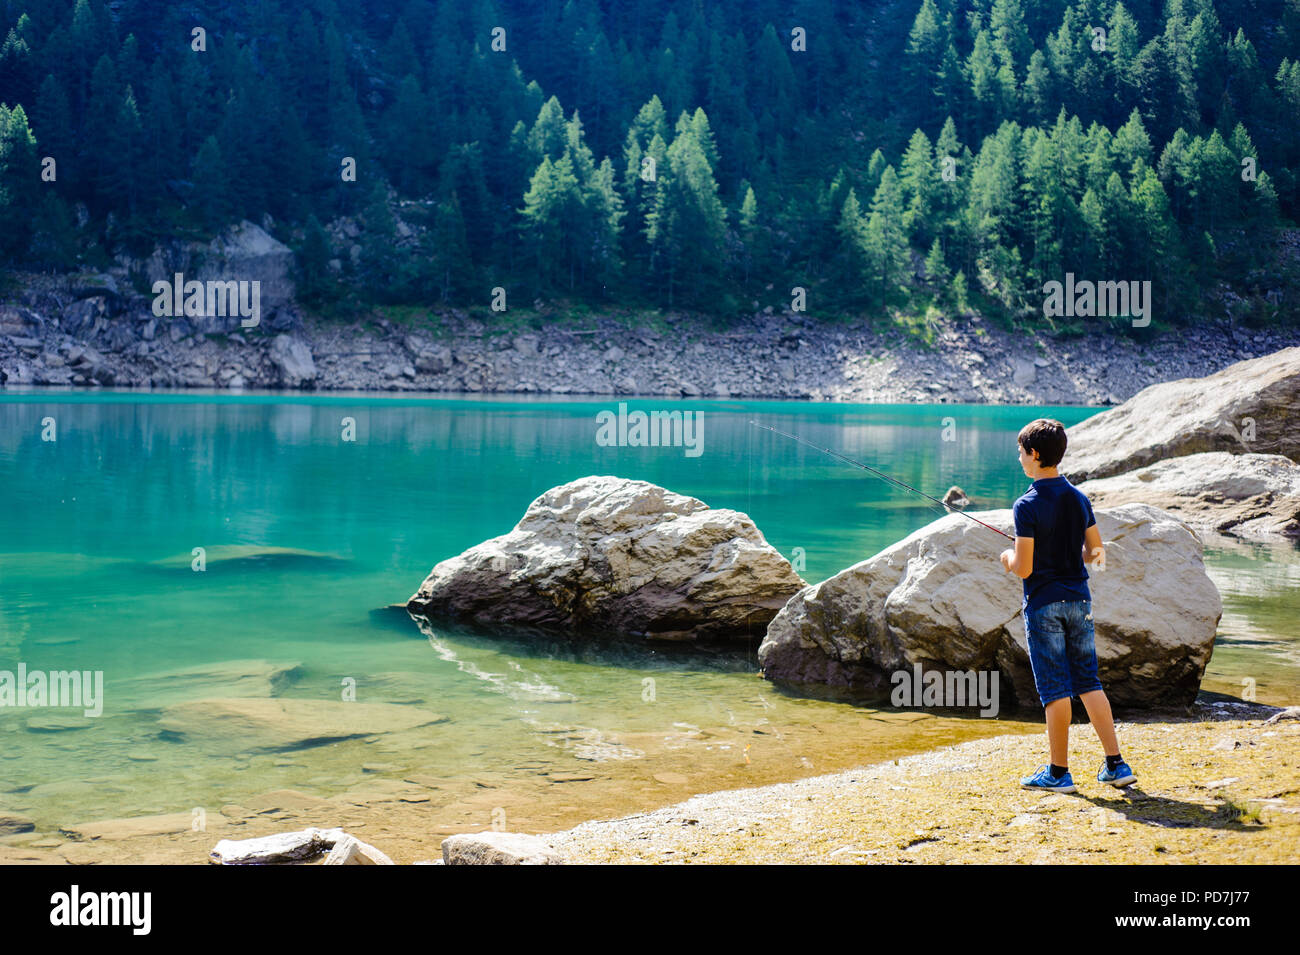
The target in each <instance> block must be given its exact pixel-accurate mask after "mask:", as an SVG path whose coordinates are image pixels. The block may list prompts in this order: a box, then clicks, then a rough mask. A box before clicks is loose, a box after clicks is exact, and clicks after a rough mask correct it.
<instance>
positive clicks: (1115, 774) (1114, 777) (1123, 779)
mask: <svg viewBox="0 0 1300 955" xmlns="http://www.w3.org/2000/svg"><path fill="white" fill-rule="evenodd" d="M1097 782H1099V783H1110V784H1111V785H1112V786H1132V785H1133V784H1134V783H1135V782H1137V776H1135V775H1133V770H1132V769H1131V768H1130V767H1129V764H1128V763H1126V762H1124V761H1122V760H1121V761H1120V764H1119V765H1118V766H1116V767H1115V768H1114V769H1113V770H1110V769H1107V768H1106V764H1105V763H1102V764H1101V769H1099V770H1097Z"/></svg>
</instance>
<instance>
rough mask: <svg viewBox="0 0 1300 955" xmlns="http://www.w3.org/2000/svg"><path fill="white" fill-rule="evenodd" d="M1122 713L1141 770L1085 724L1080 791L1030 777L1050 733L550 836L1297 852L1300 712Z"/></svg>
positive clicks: (1019, 851)
mask: <svg viewBox="0 0 1300 955" xmlns="http://www.w3.org/2000/svg"><path fill="white" fill-rule="evenodd" d="M1213 709H1215V708H1213V707H1203V706H1202V707H1197V710H1198V711H1201V712H1199V713H1198V714H1197V715H1198V717H1199V718H1198V719H1196V720H1193V721H1189V722H1163V723H1162V722H1152V723H1120V724H1118V730H1119V734H1120V744H1121V748H1122V751H1123V753H1124V756H1125V759H1126V760H1127V761H1128V762H1129V763H1130V764H1131V765H1132V766H1133V770H1134V772H1135V773H1136V774H1137V776H1138V782H1137V783H1136V784H1134V785H1133V786H1131V787H1129V788H1127V789H1125V790H1117V789H1114V788H1112V787H1110V786H1106V785H1103V784H1101V783H1099V782H1097V780H1096V778H1095V777H1096V772H1097V769H1098V766H1099V765H1100V763H1101V755H1100V754H1101V749H1100V746H1099V744H1098V742H1097V739H1096V736H1095V735H1094V733H1093V732H1092V729H1091V727H1089V726H1087V725H1079V724H1077V723H1076V724H1075V725H1074V726H1073V727H1072V730H1071V734H1070V767H1071V771H1072V774H1073V776H1074V781H1075V785H1076V786H1077V787H1078V791H1077V792H1075V793H1071V794H1068V795H1067V794H1058V793H1040V792H1030V791H1027V790H1023V789H1021V788H1020V787H1019V785H1018V781H1019V778H1020V776H1022V775H1025V774H1028V773H1031V772H1032V771H1033V770H1034V769H1036V768H1037V767H1038V766H1039V765H1040V764H1041V763H1043V762H1045V761H1046V753H1047V740H1046V736H1045V734H1040V733H1034V734H1029V735H1024V734H1021V735H1012V736H999V737H994V738H990V739H982V740H973V741H970V742H966V743H961V744H958V745H955V746H949V747H945V748H942V749H938V750H934V751H931V752H926V753H921V754H917V755H913V756H905V757H902V758H901V759H898V760H894V761H891V762H884V763H877V764H874V765H870V766H865V767H862V768H861V769H856V770H850V771H847V772H841V773H835V774H831V775H825V776H817V777H812V778H808V779H801V780H797V781H795V782H790V783H781V784H778V785H773V786H764V787H760V788H755V789H741V790H733V791H729V792H714V793H709V794H705V795H698V796H695V797H693V798H691V799H688V800H686V801H685V802H682V803H679V804H677V805H674V806H668V807H666V808H664V809H659V810H657V811H654V812H648V813H641V814H637V815H632V816H626V817H624V818H621V819H613V820H603V821H593V822H587V823H583V824H582V825H579V826H577V827H575V828H573V829H570V830H567V831H565V832H562V833H556V834H554V835H551V836H548V837H547V840H548V841H549V842H551V844H552V845H553V846H555V848H556V849H557V850H558V851H559V852H560V853H561V854H562V855H563V856H564V858H565V860H566V861H568V862H575V863H635V864H644V863H653V864H659V863H697V864H698V863H775V864H782V863H786V864H788V863H864V862H865V863H972V862H973V863H994V864H1003V863H1007V864H1018V863H1076V862H1084V863H1097V862H1104V863H1122V864H1132V863H1146V864H1151V863H1182V864H1196V863H1216V864H1217V863H1227V864H1240V863H1247V864H1258V863H1292V864H1294V863H1296V862H1300V722H1297V721H1295V720H1283V721H1279V722H1276V723H1273V724H1268V723H1267V722H1266V720H1265V717H1264V716H1262V715H1261V716H1259V717H1258V718H1247V719H1218V718H1215V717H1217V716H1219V715H1221V714H1222V713H1223V712H1224V711H1226V712H1232V710H1234V709H1244V708H1240V707H1232V706H1231V705H1229V706H1227V707H1221V708H1219V709H1220V712H1219V713H1212V714H1210V715H1209V716H1208V717H1207V716H1206V714H1205V713H1204V711H1206V710H1213Z"/></svg>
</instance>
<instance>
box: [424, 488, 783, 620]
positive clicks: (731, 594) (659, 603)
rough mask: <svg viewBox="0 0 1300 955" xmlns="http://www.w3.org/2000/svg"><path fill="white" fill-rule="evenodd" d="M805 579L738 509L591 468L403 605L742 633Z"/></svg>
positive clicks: (436, 615)
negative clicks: (714, 505)
mask: <svg viewBox="0 0 1300 955" xmlns="http://www.w3.org/2000/svg"><path fill="white" fill-rule="evenodd" d="M804 585H805V582H804V580H803V579H802V578H801V577H800V576H799V575H798V574H796V573H795V571H794V568H793V567H791V566H790V562H789V561H788V560H786V559H785V558H784V557H782V556H781V554H780V553H779V552H778V551H777V550H776V548H774V547H772V545H771V544H769V543H768V542H767V541H766V540H765V539H764V537H763V535H762V534H761V533H760V532H759V530H758V528H757V527H755V526H754V522H753V521H751V520H750V519H749V518H748V517H747V516H746V515H744V514H742V513H740V512H739V511H733V510H727V509H724V508H711V507H709V506H708V505H707V504H705V503H704V502H703V501H699V500H697V499H695V498H693V497H687V496H685V495H683V494H676V493H674V492H672V491H669V490H667V489H666V488H662V487H659V486H658V485H655V484H650V483H648V482H646V481H632V480H627V479H625V478H618V477H607V476H601V477H584V478H580V479H578V480H576V481H571V482H569V483H568V484H564V485H561V486H559V487H554V488H551V490H549V491H547V492H546V493H545V494H543V495H542V496H541V497H539V498H537V499H536V500H535V501H533V502H532V504H530V505H529V506H528V510H527V511H526V512H525V513H524V516H523V518H522V519H521V520H520V521H519V523H518V524H517V525H516V526H515V528H514V530H512V531H510V533H508V534H503V535H502V536H500V537H494V538H492V539H491V540H488V541H484V542H483V543H481V544H477V545H475V546H474V547H471V548H470V549H469V550H467V551H465V552H464V553H463V554H460V555H459V556H457V557H451V558H448V559H447V560H444V561H442V562H441V563H439V564H437V565H436V566H435V567H434V568H433V571H432V572H431V573H430V574H429V576H428V578H426V579H425V581H424V583H422V584H421V585H420V588H419V590H417V591H416V592H415V594H414V595H412V597H411V598H410V600H409V601H408V602H407V605H406V606H407V609H408V610H409V611H410V612H411V613H412V614H416V615H419V616H424V617H426V618H430V619H440V620H454V621H459V622H463V623H472V624H478V625H482V626H487V627H493V628H501V627H507V628H518V629H521V630H527V631H537V630H540V631H543V632H548V631H549V632H559V633H563V634H568V635H588V636H610V637H631V638H648V639H658V640H676V641H688V640H706V639H707V640H713V639H747V638H753V637H761V635H762V634H763V632H764V630H765V628H766V627H767V624H768V622H769V621H770V620H771V619H772V617H774V616H775V615H776V612H777V611H778V610H780V609H781V607H783V606H784V605H785V602H786V601H787V600H788V599H789V598H790V597H791V596H793V595H794V594H795V593H796V592H798V591H799V589H800V588H802V587H803V586H804Z"/></svg>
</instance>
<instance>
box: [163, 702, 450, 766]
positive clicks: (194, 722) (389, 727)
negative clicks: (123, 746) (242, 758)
mask: <svg viewBox="0 0 1300 955" xmlns="http://www.w3.org/2000/svg"><path fill="white" fill-rule="evenodd" d="M446 719H447V717H445V716H439V715H438V714H437V713H431V712H429V711H428V710H422V709H418V708H417V707H413V706H401V705H398V704H395V703H350V702H344V701H341V700H339V701H335V700H299V699H284V698H279V699H276V698H272V699H231V700H194V701H191V702H187V703H176V704H174V705H172V706H168V707H166V708H164V709H163V711H162V716H161V717H160V718H159V720H158V726H159V728H160V729H161V730H162V732H163V734H164V735H166V736H168V737H172V738H180V739H183V740H184V741H185V742H186V743H197V744H198V745H200V746H201V747H202V748H203V750H204V751H205V752H214V753H255V752H276V751H281V750H290V749H303V748H305V747H308V746H321V745H324V744H325V743H334V742H338V741H339V740H344V739H352V738H355V737H364V736H374V735H377V734H380V733H393V732H397V731H399V730H409V729H414V728H416V727H418V726H429V725H431V724H433V723H441V722H445V721H446Z"/></svg>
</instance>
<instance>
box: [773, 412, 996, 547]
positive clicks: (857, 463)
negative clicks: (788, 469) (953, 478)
mask: <svg viewBox="0 0 1300 955" xmlns="http://www.w3.org/2000/svg"><path fill="white" fill-rule="evenodd" d="M749 423H750V424H752V425H753V426H754V427H755V428H762V429H763V430H765V431H771V432H772V433H773V434H780V435H784V436H785V437H787V438H793V439H794V440H795V441H798V442H799V443H800V444H805V445H807V446H808V447H810V448H814V449H815V450H817V451H822V452H824V453H826V454H829V455H831V456H832V457H836V458H839V459H840V460H841V461H847V462H848V463H849V464H852V465H854V466H855V467H859V468H862V469H863V470H864V471H870V472H871V473H872V474H874V475H876V477H879V478H882V479H884V480H886V481H888V482H889V483H890V484H896V485H898V486H899V487H901V488H906V489H907V490H909V491H911V492H912V493H914V494H919V495H921V496H922V497H923V498H925V499H926V500H927V501H933V502H934V503H935V504H938V505H939V506H940V507H942V508H944V513H945V514H960V515H961V516H962V517H964V518H966V519H967V520H971V521H974V522H975V523H976V524H978V525H979V526H980V527H987V528H988V529H989V530H991V531H992V532H993V533H995V534H1001V535H1002V536H1003V537H1005V538H1006V539H1007V540H1009V541H1014V540H1015V538H1014V537H1012V536H1011V535H1010V534H1008V533H1006V532H1005V531H1000V530H998V529H997V528H996V527H994V526H993V525H992V524H985V523H984V522H983V521H981V520H980V519H979V518H978V517H971V516H970V515H969V514H967V513H966V512H964V511H959V510H958V509H957V508H955V507H953V506H952V505H951V504H945V503H944V502H943V501H941V500H939V499H938V498H937V497H931V496H930V495H929V494H926V493H925V492H924V491H918V490H917V489H916V488H914V487H912V485H910V484H907V483H905V482H903V481H900V480H898V479H897V478H892V477H890V476H889V475H888V474H886V473H885V472H883V471H880V470H877V469H876V468H873V467H872V466H871V465H870V464H863V463H862V462H861V461H855V460H854V459H853V458H851V457H849V456H848V455H845V454H840V453H839V452H838V451H832V450H831V449H830V448H823V447H821V446H819V445H816V444H813V443H812V442H810V441H805V440H804V439H803V438H801V437H799V435H797V434H791V433H790V432H789V431H782V430H781V429H780V428H770V427H768V426H767V425H765V424H759V423H758V422H757V421H754V420H753V419H750V422H749Z"/></svg>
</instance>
